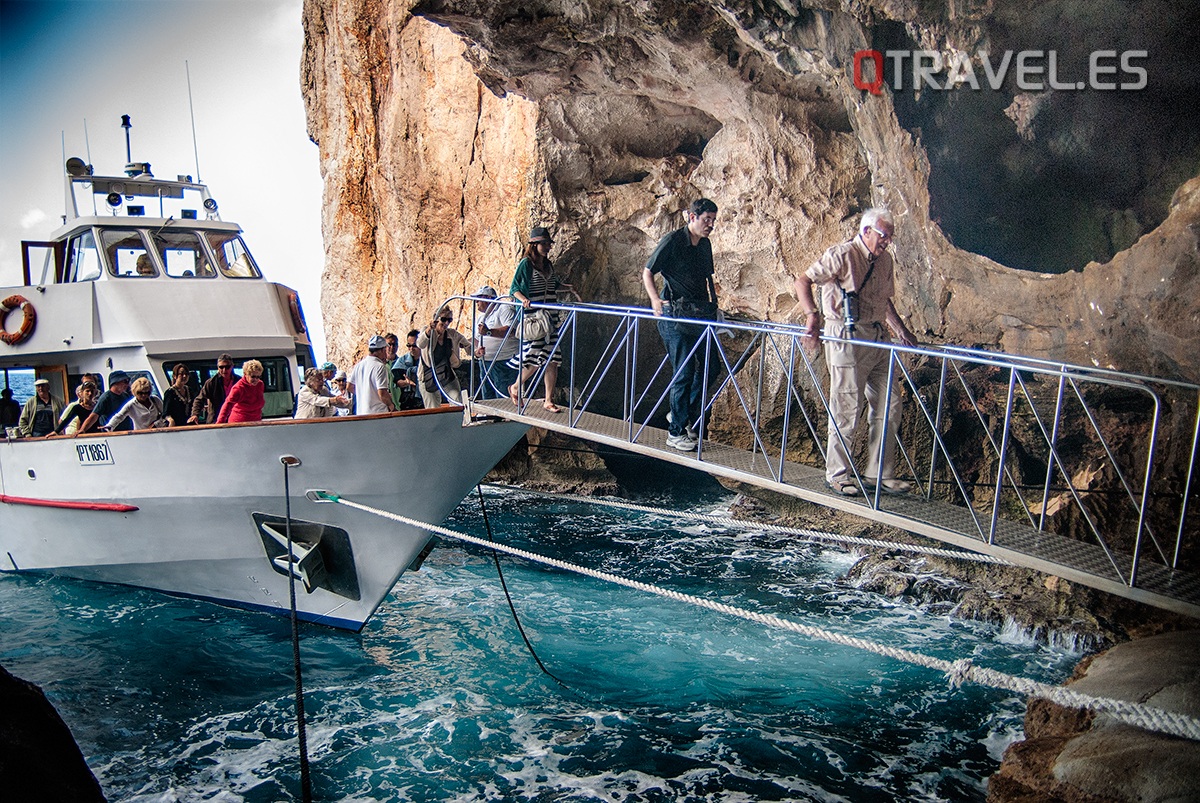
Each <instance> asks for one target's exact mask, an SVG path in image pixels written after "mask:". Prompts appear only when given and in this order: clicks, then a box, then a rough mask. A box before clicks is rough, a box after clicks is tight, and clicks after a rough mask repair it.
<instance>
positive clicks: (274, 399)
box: [162, 357, 295, 423]
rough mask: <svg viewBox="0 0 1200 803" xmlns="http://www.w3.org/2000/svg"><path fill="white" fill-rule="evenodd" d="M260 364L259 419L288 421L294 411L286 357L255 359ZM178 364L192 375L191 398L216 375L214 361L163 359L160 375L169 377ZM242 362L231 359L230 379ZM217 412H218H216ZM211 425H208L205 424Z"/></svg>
mask: <svg viewBox="0 0 1200 803" xmlns="http://www.w3.org/2000/svg"><path fill="white" fill-rule="evenodd" d="M255 359H256V360H258V361H259V362H261V363H262V365H263V376H262V378H263V383H264V384H265V385H266V386H265V387H264V388H263V397H264V401H265V402H266V404H265V405H264V406H263V418H291V417H292V414H293V413H294V412H295V404H294V402H295V393H294V391H293V390H292V388H293V383H292V379H291V371H290V369H289V368H288V360H287V358H286V357H255ZM179 362H182V363H184V364H185V365H187V367H188V368H189V369H190V370H191V371H192V372H193V374H192V375H193V378H194V383H193V384H192V385H191V388H192V393H193V395H194V394H196V393H199V392H200V385H202V384H203V383H205V382H207V381H208V380H209V379H210V378H212V377H213V376H215V375H216V373H217V361H216V360H212V359H208V360H165V361H163V362H162V370H163V374H164V375H165V376H166V377H168V378H170V376H171V371H172V370H174V368H175V365H176V363H179ZM243 362H245V360H244V359H243V358H241V357H235V358H234V360H233V373H234V376H237V377H239V378H240V377H241V375H242V363H243ZM217 412H220V411H219V410H218V411H217ZM209 423H211V422H209Z"/></svg>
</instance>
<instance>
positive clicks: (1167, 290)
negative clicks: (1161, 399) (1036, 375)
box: [302, 0, 1200, 381]
mask: <svg viewBox="0 0 1200 803" xmlns="http://www.w3.org/2000/svg"><path fill="white" fill-rule="evenodd" d="M1031 5H1032V4H1030V3H1023V4H1022V3H1018V4H1014V8H1015V7H1017V6H1020V7H1022V8H1024V7H1026V6H1031ZM931 8H932V7H930V6H928V5H925V4H917V3H911V2H903V1H902V0H901V1H891V0H876V1H875V2H840V3H839V2H834V1H833V0H819V1H818V2H810V3H809V4H808V5H807V6H799V5H794V4H791V3H788V2H778V3H751V2H725V3H716V2H679V1H678V0H659V1H658V2H637V3H632V4H626V3H608V2H604V1H603V0H543V1H542V2H535V3H523V4H519V5H512V4H507V3H495V2H454V1H451V0H445V1H433V2H420V3H413V2H406V0H393V2H386V0H306V3H305V7H304V26H305V32H306V43H307V44H306V49H305V54H304V59H303V63H302V87H303V91H304V96H305V102H306V108H307V112H308V127H309V133H310V136H311V137H312V139H313V140H314V141H315V142H316V143H318V145H319V146H320V154H321V157H320V158H321V166H322V171H323V176H324V181H325V208H324V219H323V228H324V235H325V243H326V268H325V274H324V277H323V294H322V308H323V311H324V314H325V320H326V337H327V340H328V342H329V344H330V345H329V348H330V353H331V356H332V358H333V359H334V360H335V361H337V362H339V363H347V362H349V361H350V360H352V359H353V358H354V357H356V356H357V355H359V354H361V353H362V351H363V344H364V343H365V340H366V338H367V337H368V336H369V335H370V334H373V333H375V332H377V331H387V330H390V331H397V332H399V331H402V330H404V329H407V328H409V327H410V326H412V325H421V324H423V323H424V322H425V321H426V320H427V319H428V318H429V317H431V316H432V313H433V311H434V305H435V304H437V303H438V302H439V301H441V300H442V299H444V298H446V297H447V296H450V295H453V294H456V293H464V292H471V291H472V290H474V289H475V288H476V287H478V286H479V285H481V284H483V283H485V282H486V283H490V284H493V285H494V286H496V287H498V288H499V289H501V290H503V289H506V288H507V285H508V283H509V281H510V279H511V274H512V270H513V267H514V266H515V263H516V261H517V258H518V256H519V253H520V249H521V245H522V243H523V240H524V237H525V235H526V234H527V232H528V229H529V228H530V227H531V226H532V225H535V224H544V225H548V226H550V227H551V228H552V229H553V230H554V231H555V232H556V235H557V240H558V242H557V244H556V246H555V250H554V251H553V252H552V257H553V258H554V259H555V260H556V262H557V264H558V265H559V268H560V270H568V271H570V272H571V274H572V278H573V280H574V281H575V282H576V284H577V285H579V286H580V288H581V290H582V292H583V295H584V297H585V299H588V300H594V301H602V302H614V303H620V302H633V303H643V302H642V301H641V299H642V298H643V291H642V290H641V288H640V284H639V281H638V271H639V270H640V267H641V265H642V264H643V263H644V261H645V258H646V256H647V255H648V254H649V252H650V250H651V249H652V247H653V245H654V243H655V242H656V241H657V239H658V238H659V237H660V236H661V235H662V234H663V233H665V232H666V231H668V230H670V229H671V228H673V227H675V226H677V225H679V224H680V222H681V218H680V216H679V214H678V213H679V210H681V209H682V208H684V206H685V205H686V204H687V203H688V202H689V201H691V200H692V199H694V198H696V197H699V196H702V195H703V196H708V197H711V198H713V199H714V200H716V201H717V203H718V204H719V205H720V207H721V214H720V218H719V221H718V229H717V232H716V233H715V234H714V247H715V251H716V260H717V265H718V268H717V283H718V290H719V293H720V295H721V298H722V302H723V303H722V306H723V307H724V308H725V309H727V310H730V311H734V312H739V313H742V314H745V315H749V316H752V317H756V318H764V319H773V320H783V319H787V318H788V317H789V316H790V315H791V314H792V313H793V311H794V303H795V301H794V298H793V297H792V295H791V281H792V276H793V275H795V274H796V273H798V272H799V271H801V270H803V269H804V268H805V267H806V266H807V265H808V264H809V263H810V262H811V261H812V259H814V258H815V257H816V256H817V255H818V254H819V253H820V252H821V251H822V250H823V249H824V248H825V247H827V246H828V245H830V244H831V243H833V242H835V241H837V240H839V239H843V238H845V237H847V236H849V235H850V234H851V233H852V231H853V229H854V225H855V222H856V216H857V214H858V213H859V212H860V211H861V210H862V209H863V208H865V207H867V206H869V205H877V204H887V205H888V206H889V207H891V208H892V209H893V211H894V212H895V213H896V214H897V218H898V223H899V234H898V237H897V241H896V245H895V246H894V248H895V252H896V255H897V258H898V261H899V264H900V266H901V271H900V277H899V288H898V297H897V307H898V308H899V310H900V311H901V313H902V314H903V315H905V316H906V317H907V318H908V319H909V324H910V327H911V328H913V329H914V331H917V332H918V333H919V334H921V336H922V337H923V339H926V340H930V341H935V342H936V341H945V342H953V343H961V344H968V345H982V346H989V347H999V348H1002V349H1004V350H1008V351H1013V352H1020V353H1024V354H1030V355H1034V356H1042V357H1052V358H1054V359H1065V360H1069V361H1072V362H1081V363H1084V364H1096V365H1104V366H1112V367H1116V368H1119V369H1124V370H1136V371H1142V372H1149V373H1156V374H1160V375H1166V376H1172V377H1180V378H1185V379H1189V380H1192V381H1196V380H1200V355H1197V353H1196V350H1195V349H1194V347H1191V343H1192V342H1193V341H1194V339H1195V335H1196V334H1197V333H1198V332H1200V292H1198V291H1200V259H1198V248H1197V236H1198V232H1200V201H1198V199H1197V197H1196V196H1197V190H1198V189H1200V185H1198V184H1197V183H1196V182H1190V183H1187V184H1185V185H1184V186H1183V187H1181V188H1180V189H1179V191H1178V192H1177V193H1176V196H1175V200H1174V202H1173V204H1172V207H1171V208H1172V211H1171V215H1170V217H1169V218H1168V219H1167V220H1166V222H1164V223H1163V224H1162V225H1161V226H1159V227H1158V228H1157V229H1155V230H1153V231H1151V232H1149V233H1147V234H1145V235H1143V236H1142V237H1141V238H1140V239H1139V240H1138V241H1137V243H1136V244H1135V245H1134V246H1133V247H1132V248H1130V249H1128V250H1127V251H1124V252H1122V253H1120V254H1117V255H1116V257H1114V258H1113V259H1112V260H1111V261H1109V262H1107V263H1106V264H1089V265H1086V266H1084V265H1080V266H1078V268H1079V270H1078V272H1072V273H1068V274H1065V275H1048V274H1036V273H1030V272H1025V271H1017V270H1012V269H1009V268H1006V267H1004V266H1001V265H999V264H996V263H995V262H992V261H990V260H988V259H986V258H984V257H981V256H978V255H976V254H972V253H970V252H967V251H964V250H961V249H958V248H955V247H954V246H953V245H952V244H951V243H950V242H949V241H948V240H947V238H946V237H945V236H944V234H943V233H942V231H941V229H940V228H939V226H938V225H937V223H935V222H933V221H932V220H931V219H930V196H929V176H930V165H929V161H928V158H927V155H926V152H925V150H924V149H923V147H922V145H921V143H920V142H919V140H918V139H917V138H915V137H914V136H913V134H912V133H910V132H909V131H907V130H905V129H904V128H903V127H901V125H900V123H899V121H898V119H897V115H896V112H895V108H894V105H893V99H892V97H891V96H890V94H889V93H887V92H884V93H883V94H882V95H879V96H875V95H872V94H869V93H866V92H862V91H860V90H857V89H855V88H854V86H853V83H852V81H851V65H850V56H851V55H852V54H853V53H854V52H855V51H857V50H859V49H862V48H865V47H870V46H872V42H873V36H874V35H875V33H876V32H877V31H878V30H879V28H880V26H881V25H882V24H884V23H890V24H898V25H902V26H903V29H904V30H905V31H907V32H908V35H909V36H910V37H911V39H912V41H914V42H917V43H919V44H921V45H922V46H928V47H938V48H953V47H968V46H971V45H976V44H978V43H979V42H980V41H984V40H986V37H987V35H988V29H987V25H988V23H989V21H990V20H991V19H992V17H1000V16H1001V15H1000V14H997V13H995V12H994V11H993V8H992V3H990V2H953V3H948V4H946V5H945V7H941V6H938V7H937V9H935V10H930V9H931ZM1005 11H1006V14H1007V16H1006V17H1005V21H1006V24H1011V22H1012V17H1013V14H1014V13H1017V14H1019V12H1020V8H1017V9H1016V11H1014V10H1013V9H1005ZM1150 24H1153V23H1152V22H1151V23H1150ZM1025 122H1026V123H1028V121H1027V120H1026V121H1025ZM1013 125H1014V126H1016V125H1017V121H1014V122H1013ZM1030 236H1031V237H1037V236H1040V235H1039V233H1038V232H1030Z"/></svg>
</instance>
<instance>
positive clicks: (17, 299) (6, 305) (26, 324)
mask: <svg viewBox="0 0 1200 803" xmlns="http://www.w3.org/2000/svg"><path fill="white" fill-rule="evenodd" d="M18 307H20V308H21V312H22V313H24V315H25V320H23V321H21V328H20V329H17V330H16V331H15V332H10V331H8V330H7V329H5V328H4V319H5V318H7V317H8V313H10V312H12V311H13V310H15V309H17V308H18ZM36 323H37V311H36V310H34V308H33V305H32V304H30V303H29V301H28V299H26V298H25V297H24V296H15V295H14V296H9V297H8V298H6V299H4V300H3V301H0V340H3V341H4V342H5V343H7V344H8V345H10V346H15V345H17V344H18V343H20V342H22V341H24V340H27V339H28V338H29V336H30V335H31V334H33V327H34V324H36Z"/></svg>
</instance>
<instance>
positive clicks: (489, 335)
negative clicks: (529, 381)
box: [471, 285, 519, 399]
mask: <svg viewBox="0 0 1200 803" xmlns="http://www.w3.org/2000/svg"><path fill="white" fill-rule="evenodd" d="M474 297H475V322H476V323H475V329H476V331H475V333H474V334H475V336H474V337H473V338H472V341H471V345H472V353H473V354H474V355H475V360H474V361H473V362H472V363H471V369H472V373H473V374H474V380H473V381H472V386H473V387H474V388H475V390H476V391H477V392H478V394H479V396H478V398H480V399H503V398H505V397H507V396H508V387H509V385H511V384H513V383H514V382H516V381H517V371H516V369H515V368H509V367H508V364H507V363H508V360H509V358H511V357H512V356H513V355H515V354H516V353H517V342H518V340H519V338H518V337H517V333H516V332H512V333H511V334H510V333H509V330H510V329H511V328H512V325H513V321H514V320H515V319H516V315H517V313H516V308H515V307H514V306H513V305H512V304H501V303H497V302H496V291H495V290H494V289H492V288H491V287H490V286H487V285H485V286H483V287H480V288H479V289H478V290H476V291H475V296H474ZM481 385H482V387H481Z"/></svg>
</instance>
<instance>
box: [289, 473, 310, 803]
mask: <svg viewBox="0 0 1200 803" xmlns="http://www.w3.org/2000/svg"><path fill="white" fill-rule="evenodd" d="M293 459H294V458H293ZM288 468H289V465H288V463H287V462H286V461H285V462H284V463H283V498H284V512H285V515H286V516H287V518H286V519H285V526H286V527H287V550H288V554H287V559H288V597H289V599H290V601H291V618H292V668H293V670H294V672H295V674H296V735H297V737H298V738H299V742H300V791H301V794H302V795H303V798H304V803H312V780H311V779H310V778H309V774H308V737H307V733H306V731H305V727H304V682H303V681H302V680H301V678H300V623H299V619H298V618H297V616H296V566H295V560H296V557H295V553H294V552H293V551H292V494H291V488H290V485H289V483H288Z"/></svg>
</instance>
